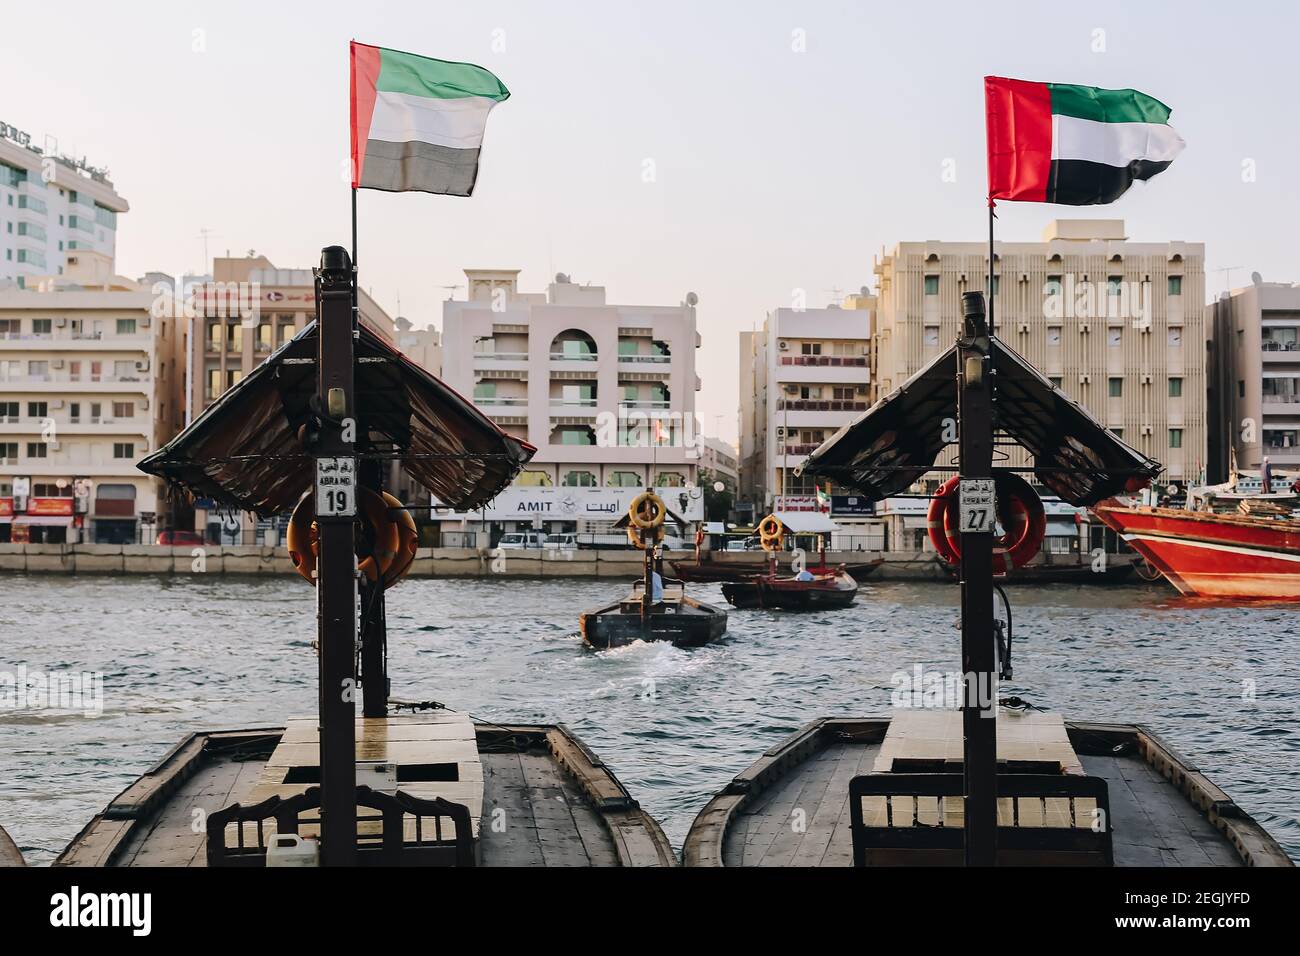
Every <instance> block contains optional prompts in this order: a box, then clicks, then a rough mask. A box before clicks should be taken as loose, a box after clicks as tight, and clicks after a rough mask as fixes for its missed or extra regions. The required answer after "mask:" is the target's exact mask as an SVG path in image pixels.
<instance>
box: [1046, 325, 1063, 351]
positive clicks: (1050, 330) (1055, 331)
mask: <svg viewBox="0 0 1300 956" xmlns="http://www.w3.org/2000/svg"><path fill="white" fill-rule="evenodd" d="M1047 344H1048V345H1049V346H1059V345H1060V344H1061V327H1060V326H1059V325H1049V326H1048V327H1047Z"/></svg>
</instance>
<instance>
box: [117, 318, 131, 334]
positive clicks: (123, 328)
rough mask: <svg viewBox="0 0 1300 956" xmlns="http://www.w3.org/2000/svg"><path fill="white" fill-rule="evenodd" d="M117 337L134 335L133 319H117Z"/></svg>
mask: <svg viewBox="0 0 1300 956" xmlns="http://www.w3.org/2000/svg"><path fill="white" fill-rule="evenodd" d="M117 334H118V335H135V319H118V320H117Z"/></svg>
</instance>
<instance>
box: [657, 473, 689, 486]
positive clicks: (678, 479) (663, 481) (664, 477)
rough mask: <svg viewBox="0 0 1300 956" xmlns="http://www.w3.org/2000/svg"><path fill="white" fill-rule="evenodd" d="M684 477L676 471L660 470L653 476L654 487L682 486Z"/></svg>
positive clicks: (684, 483)
mask: <svg viewBox="0 0 1300 956" xmlns="http://www.w3.org/2000/svg"><path fill="white" fill-rule="evenodd" d="M685 486H686V479H685V478H683V477H682V474H681V472H678V471H661V472H659V474H658V475H656V476H655V487H656V488H684V487H685Z"/></svg>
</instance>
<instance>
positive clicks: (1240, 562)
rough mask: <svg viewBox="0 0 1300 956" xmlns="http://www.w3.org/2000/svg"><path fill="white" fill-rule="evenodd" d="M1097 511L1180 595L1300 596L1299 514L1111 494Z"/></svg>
mask: <svg viewBox="0 0 1300 956" xmlns="http://www.w3.org/2000/svg"><path fill="white" fill-rule="evenodd" d="M1093 511H1094V513H1095V514H1096V515H1097V517H1098V518H1100V519H1101V520H1102V521H1103V522H1105V523H1106V525H1107V526H1108V527H1110V528H1111V529H1113V530H1114V531H1115V532H1116V533H1117V534H1119V535H1120V536H1121V537H1122V538H1123V539H1124V541H1125V542H1126V543H1127V544H1128V545H1129V546H1130V547H1131V548H1133V550H1134V551H1136V552H1138V554H1140V555H1142V557H1144V558H1145V559H1146V560H1147V562H1148V563H1150V564H1151V565H1152V566H1153V567H1155V568H1156V569H1157V570H1159V571H1160V573H1161V574H1163V575H1164V577H1165V579H1166V580H1168V581H1169V583H1170V584H1172V585H1173V586H1174V587H1176V588H1177V589H1178V590H1179V591H1180V592H1181V593H1183V594H1186V595H1192V596H1199V597H1212V598H1227V599H1265V600H1284V601H1300V520H1295V519H1288V518H1265V517H1255V516H1250V515H1245V514H1220V513H1217V512H1212V511H1190V510H1185V509H1179V508H1152V507H1125V506H1123V505H1121V504H1119V502H1117V501H1113V500H1112V501H1106V502H1102V503H1101V504H1099V505H1097V506H1096V507H1095V508H1094V509H1093Z"/></svg>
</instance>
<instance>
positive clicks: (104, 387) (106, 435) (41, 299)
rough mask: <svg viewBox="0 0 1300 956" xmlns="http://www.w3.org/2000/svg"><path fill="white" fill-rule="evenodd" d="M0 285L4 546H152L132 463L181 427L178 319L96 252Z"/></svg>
mask: <svg viewBox="0 0 1300 956" xmlns="http://www.w3.org/2000/svg"><path fill="white" fill-rule="evenodd" d="M64 266H65V267H64V270H63V274H62V275H59V276H29V277H28V280H27V281H26V282H25V283H24V284H25V286H26V288H24V289H18V288H17V287H16V286H14V285H11V286H10V287H8V288H7V289H2V290H0V541H32V542H62V541H77V540H80V541H90V542H101V543H136V542H144V543H152V541H153V537H154V533H155V531H156V530H157V528H158V527H159V524H160V522H159V520H158V512H159V507H158V490H159V489H158V487H157V484H156V482H155V479H153V478H150V477H149V476H147V475H144V474H142V473H141V472H139V471H138V470H137V469H136V463H137V462H138V461H139V460H140V459H141V458H142V457H144V455H145V454H146V453H148V452H151V451H153V450H155V449H156V448H157V447H158V446H159V444H161V443H162V442H164V441H166V440H167V438H169V437H170V436H171V434H172V433H173V431H174V430H175V428H176V423H177V420H178V419H177V411H178V409H177V406H178V404H179V402H180V396H181V387H180V383H181V381H182V380H183V374H184V369H183V366H182V365H181V364H180V363H179V362H178V361H177V356H178V355H180V354H183V351H184V346H183V343H178V340H177V337H178V336H179V335H183V334H184V328H183V326H181V325H179V324H177V323H174V322H171V321H168V320H161V321H160V320H158V319H155V318H154V316H153V314H152V305H153V301H154V296H153V293H152V292H151V291H150V290H149V288H148V287H147V286H142V285H140V284H139V283H136V282H132V281H131V280H129V279H125V278H123V277H121V276H114V275H112V274H111V273H112V262H111V260H109V259H108V258H107V257H106V256H104V255H103V254H101V253H96V252H91V251H81V250H77V251H74V252H71V253H69V254H68V256H67V258H66V261H65V263H64Z"/></svg>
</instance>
